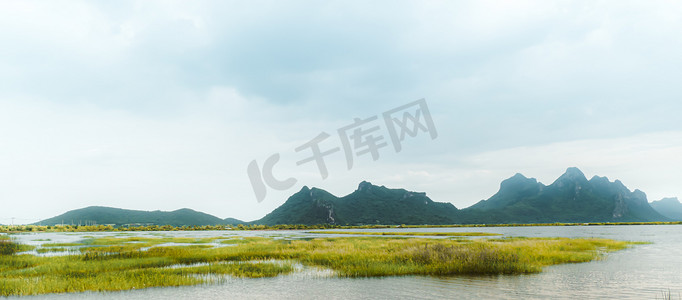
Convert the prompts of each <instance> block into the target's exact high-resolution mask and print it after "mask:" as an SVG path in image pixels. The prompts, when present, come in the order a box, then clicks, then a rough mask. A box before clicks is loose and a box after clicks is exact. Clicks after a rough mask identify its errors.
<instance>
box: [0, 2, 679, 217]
mask: <svg viewBox="0 0 682 300" xmlns="http://www.w3.org/2000/svg"><path fill="white" fill-rule="evenodd" d="M680 32H682V2H679V1H632V2H630V1H428V2H427V1H338V2H335V1H239V2H233V1H0V145H1V146H0V201H1V202H2V208H1V209H0V223H5V224H7V223H10V222H11V218H13V217H14V218H16V219H15V223H30V222H35V221H37V220H39V219H44V218H48V217H52V216H55V215H57V214H61V213H63V212H66V211H68V210H71V209H76V208H82V207H85V206H90V205H102V206H113V207H120V208H127V209H139V210H157V209H159V210H175V209H179V208H184V207H188V208H192V209H195V210H199V211H204V212H208V213H211V214H214V215H216V216H219V217H221V218H226V217H235V218H239V219H243V220H247V221H249V220H254V219H258V218H261V217H262V216H264V215H265V214H266V213H268V212H270V211H271V210H272V209H274V208H276V207H277V206H279V205H281V204H282V203H284V201H285V200H286V198H287V197H288V196H290V195H291V194H293V193H295V192H296V191H298V190H299V189H300V188H301V187H302V186H303V185H307V186H310V187H312V186H315V187H320V188H323V189H326V190H328V191H330V192H332V193H334V194H336V195H339V196H341V195H345V194H348V193H351V192H352V191H353V190H355V189H356V188H357V185H358V183H359V182H360V181H362V180H368V181H371V182H372V183H374V184H377V185H386V186H388V187H393V188H406V189H409V190H414V191H423V192H426V193H427V195H429V196H430V197H431V199H433V200H434V201H441V202H451V203H453V204H454V205H455V206H457V207H458V208H464V207H467V206H470V205H472V204H474V203H475V202H477V201H479V200H481V199H486V198H488V197H490V196H491V195H493V194H494V193H495V192H496V191H497V189H498V188H499V183H500V181H502V180H504V179H505V178H508V177H511V176H512V175H514V174H515V173H517V172H520V173H522V174H524V175H526V176H528V177H534V178H537V179H538V180H539V181H541V182H543V183H545V184H550V183H551V182H552V181H553V180H554V179H556V178H557V177H558V176H560V175H561V174H562V173H563V172H564V171H565V169H566V168H567V167H571V166H575V167H579V168H580V169H581V170H583V172H584V173H585V174H586V175H587V176H588V177H591V176H593V175H599V176H607V177H608V178H609V179H611V180H615V179H620V180H621V181H623V183H624V184H625V185H626V186H628V187H629V188H630V189H632V190H634V189H640V190H643V191H644V192H646V193H647V195H648V197H649V200H650V201H653V200H658V199H660V198H663V197H673V196H682V126H681V124H682V123H681V122H680V113H681V112H682V101H680V100H681V99H682V88H681V87H680V86H681V85H680V80H681V79H682V78H681V74H682V73H681V71H680V70H682V34H680ZM422 98H424V99H426V103H427V105H428V109H429V111H430V113H431V117H432V120H433V124H434V126H435V129H436V130H437V134H438V136H437V137H436V138H435V139H432V138H431V136H430V135H429V133H427V132H425V131H420V132H419V133H418V134H417V135H416V136H415V137H411V136H409V135H408V136H406V137H405V140H404V141H403V144H402V146H403V149H402V151H401V152H399V153H396V151H395V150H394V149H393V146H392V143H391V140H390V137H389V135H388V133H387V128H386V125H385V124H383V123H382V122H383V116H382V114H383V113H384V112H386V111H389V110H391V109H394V108H398V107H400V106H402V105H405V104H408V103H411V102H413V101H415V100H418V99H422ZM374 116H377V117H378V118H377V120H374V122H373V123H372V124H373V125H376V126H379V127H380V129H379V130H378V131H375V132H374V133H375V136H379V135H380V136H382V137H383V138H384V140H383V141H384V142H387V144H388V146H387V147H383V148H379V149H378V154H379V157H378V158H377V160H376V161H375V160H373V159H372V157H371V156H370V155H369V154H366V155H359V156H355V157H354V161H353V162H354V164H353V167H352V168H351V169H350V170H349V169H348V167H347V165H346V157H345V155H344V152H343V150H340V151H338V152H336V153H333V154H330V155H328V156H325V157H324V161H325V163H326V164H327V168H328V177H327V178H326V179H322V176H321V175H320V172H319V171H318V168H317V166H316V164H315V163H314V162H310V163H304V164H301V165H297V163H296V162H297V161H301V160H303V159H305V158H307V157H311V156H312V154H311V153H312V152H311V150H310V149H305V150H303V151H300V152H296V151H295V149H296V148H298V147H300V146H302V145H304V144H305V143H307V142H309V141H311V140H313V139H314V138H315V137H317V136H318V135H319V134H321V133H322V132H326V133H328V134H329V138H328V139H326V140H325V141H323V142H322V143H321V144H320V146H321V149H322V150H323V151H324V150H328V149H331V148H334V147H341V148H342V144H341V142H340V137H339V135H338V132H337V130H338V129H340V128H342V127H344V126H348V125H351V124H353V122H354V120H355V119H356V118H360V119H367V118H370V117H374ZM420 120H421V121H424V120H425V118H424V116H423V115H422V118H421V119H420ZM369 127H371V126H369ZM369 127H365V129H368V128H369ZM356 150H359V149H356ZM276 153H279V154H280V157H281V160H280V161H279V162H278V163H277V164H275V166H274V169H273V176H274V177H276V178H278V179H279V180H284V179H287V178H295V179H296V183H295V184H294V185H293V186H292V187H290V188H288V189H284V190H280V191H278V190H274V189H272V188H268V190H267V196H266V197H265V199H264V200H263V201H262V202H258V201H257V199H256V196H255V195H254V190H253V188H252V185H251V181H250V179H249V176H248V174H247V166H248V165H249V163H251V162H252V161H254V160H255V161H256V163H257V164H258V166H259V168H262V167H263V164H264V161H265V160H266V159H268V157H270V156H271V155H273V154H276ZM261 171H262V170H261Z"/></svg>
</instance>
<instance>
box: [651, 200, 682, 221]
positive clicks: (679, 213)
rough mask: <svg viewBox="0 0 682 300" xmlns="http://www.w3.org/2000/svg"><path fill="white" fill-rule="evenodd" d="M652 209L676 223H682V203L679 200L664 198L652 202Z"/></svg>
mask: <svg viewBox="0 0 682 300" xmlns="http://www.w3.org/2000/svg"><path fill="white" fill-rule="evenodd" d="M651 207H653V208H654V209H655V210H656V211H657V212H658V213H660V214H661V215H663V216H665V217H668V218H670V219H672V220H676V221H682V203H680V201H679V200H677V198H663V199H661V200H658V201H654V202H651Z"/></svg>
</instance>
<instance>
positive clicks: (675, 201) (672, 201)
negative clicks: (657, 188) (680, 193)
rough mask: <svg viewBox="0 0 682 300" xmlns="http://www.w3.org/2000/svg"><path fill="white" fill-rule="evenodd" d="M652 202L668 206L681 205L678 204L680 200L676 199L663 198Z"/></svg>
mask: <svg viewBox="0 0 682 300" xmlns="http://www.w3.org/2000/svg"><path fill="white" fill-rule="evenodd" d="M654 202H659V203H670V204H682V203H680V200H679V199H677V197H670V198H663V199H661V200H658V201H654Z"/></svg>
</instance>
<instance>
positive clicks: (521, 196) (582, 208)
mask: <svg viewBox="0 0 682 300" xmlns="http://www.w3.org/2000/svg"><path fill="white" fill-rule="evenodd" d="M460 217H461V219H460V221H462V222H465V223H545V222H550V223H553V222H631V221H643V222H645V221H667V220H668V218H666V217H664V216H662V215H661V214H659V213H658V212H656V211H655V210H654V209H653V208H652V207H651V206H650V205H649V203H648V202H647V199H646V194H644V192H642V191H640V190H634V191H632V192H631V191H630V190H629V189H628V188H626V187H625V185H623V183H622V182H620V181H619V180H616V181H615V182H610V181H609V180H608V179H607V178H606V177H598V176H594V177H593V178H592V179H590V180H587V178H586V177H585V175H584V174H583V172H581V171H580V170H579V169H577V168H568V169H567V170H566V173H564V174H563V175H561V177H559V178H558V179H557V180H556V181H554V183H552V184H551V185H548V186H545V185H544V184H542V183H540V182H537V180H535V179H533V178H526V177H525V176H523V175H521V174H516V175H514V176H513V177H511V178H509V179H507V180H504V181H503V182H502V183H501V184H500V189H499V191H498V192H497V193H496V194H495V195H493V196H492V197H490V199H488V200H483V201H480V202H479V203H477V204H475V205H473V206H471V207H469V208H466V209H463V210H462V215H461V216H460Z"/></svg>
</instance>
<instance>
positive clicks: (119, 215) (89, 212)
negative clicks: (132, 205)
mask: <svg viewBox="0 0 682 300" xmlns="http://www.w3.org/2000/svg"><path fill="white" fill-rule="evenodd" d="M38 223H39V224H42V225H57V224H62V223H63V224H81V225H86V224H113V225H116V226H121V225H126V224H149V225H172V226H204V225H223V224H238V223H243V222H242V221H239V220H236V219H225V220H223V219H220V218H218V217H215V216H212V215H209V214H206V213H202V212H198V211H194V210H191V209H188V208H183V209H179V210H175V211H170V212H167V211H158V210H157V211H139V210H128V209H121V208H111V207H102V206H91V207H86V208H82V209H76V210H72V211H69V212H66V213H64V214H62V215H59V216H56V217H54V218H50V219H47V220H42V221H40V222H38Z"/></svg>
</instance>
